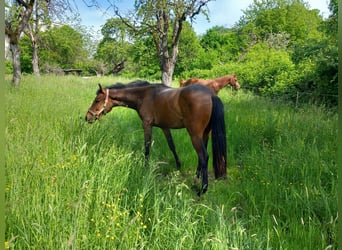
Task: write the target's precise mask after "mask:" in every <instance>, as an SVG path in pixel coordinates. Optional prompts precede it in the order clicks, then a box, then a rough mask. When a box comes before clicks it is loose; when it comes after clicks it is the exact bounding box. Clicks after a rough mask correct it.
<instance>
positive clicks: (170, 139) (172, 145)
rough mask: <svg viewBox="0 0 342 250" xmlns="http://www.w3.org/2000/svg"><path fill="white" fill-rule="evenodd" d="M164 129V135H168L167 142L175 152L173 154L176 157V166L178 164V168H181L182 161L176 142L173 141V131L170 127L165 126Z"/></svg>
mask: <svg viewBox="0 0 342 250" xmlns="http://www.w3.org/2000/svg"><path fill="white" fill-rule="evenodd" d="M162 130H163V132H164V135H165V137H166V140H167V144H168V145H169V148H170V149H171V151H172V153H173V156H174V157H175V160H176V166H177V168H178V169H179V168H180V166H181V163H180V161H179V158H178V155H177V152H176V147H175V144H174V143H173V139H172V135H171V131H170V129H168V128H163V129H162Z"/></svg>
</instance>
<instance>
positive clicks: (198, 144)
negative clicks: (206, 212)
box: [191, 136, 209, 196]
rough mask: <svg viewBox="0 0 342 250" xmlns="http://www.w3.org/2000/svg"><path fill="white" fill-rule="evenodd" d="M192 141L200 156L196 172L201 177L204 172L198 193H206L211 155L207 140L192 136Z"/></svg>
mask: <svg viewBox="0 0 342 250" xmlns="http://www.w3.org/2000/svg"><path fill="white" fill-rule="evenodd" d="M191 141H192V145H193V146H194V148H195V150H196V153H197V156H198V167H197V172H196V174H197V176H198V177H199V174H200V172H201V173H202V190H201V191H199V192H198V195H199V196H200V195H201V192H202V193H203V194H204V193H205V192H206V191H207V189H208V159H209V155H208V152H207V149H206V145H205V142H204V141H203V140H202V139H201V138H199V137H195V136H192V137H191Z"/></svg>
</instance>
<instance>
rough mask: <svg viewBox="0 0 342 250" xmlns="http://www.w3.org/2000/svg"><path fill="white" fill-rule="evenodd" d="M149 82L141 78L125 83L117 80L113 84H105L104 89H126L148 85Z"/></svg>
mask: <svg viewBox="0 0 342 250" xmlns="http://www.w3.org/2000/svg"><path fill="white" fill-rule="evenodd" d="M149 85H151V83H149V82H148V81H142V80H136V81H133V82H130V83H127V84H124V83H121V82H118V83H115V84H112V85H110V86H107V87H106V89H126V88H134V87H144V86H149ZM100 91H101V90H97V92H96V94H99V92H100Z"/></svg>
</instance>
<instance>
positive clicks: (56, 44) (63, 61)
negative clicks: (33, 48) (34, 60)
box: [40, 25, 88, 68]
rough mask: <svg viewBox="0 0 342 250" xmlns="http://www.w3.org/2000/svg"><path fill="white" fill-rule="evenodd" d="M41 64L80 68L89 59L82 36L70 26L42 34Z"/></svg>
mask: <svg viewBox="0 0 342 250" xmlns="http://www.w3.org/2000/svg"><path fill="white" fill-rule="evenodd" d="M40 40H41V46H40V64H41V65H44V64H50V65H58V66H59V67H61V68H79V67H81V66H82V62H84V61H85V59H87V57H88V52H87V51H86V50H85V49H84V44H83V38H82V34H80V33H79V32H77V31H76V30H74V29H73V28H72V27H70V26H68V25H64V26H62V27H53V28H51V29H49V30H48V31H46V32H42V33H41V39H40Z"/></svg>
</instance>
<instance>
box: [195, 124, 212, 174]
mask: <svg viewBox="0 0 342 250" xmlns="http://www.w3.org/2000/svg"><path fill="white" fill-rule="evenodd" d="M209 134H210V129H206V131H204V134H203V143H204V147H205V151H206V152H208V141H209ZM200 174H201V165H200V164H198V166H197V171H196V177H197V178H200Z"/></svg>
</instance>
